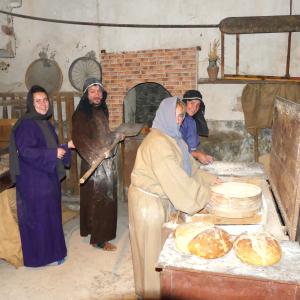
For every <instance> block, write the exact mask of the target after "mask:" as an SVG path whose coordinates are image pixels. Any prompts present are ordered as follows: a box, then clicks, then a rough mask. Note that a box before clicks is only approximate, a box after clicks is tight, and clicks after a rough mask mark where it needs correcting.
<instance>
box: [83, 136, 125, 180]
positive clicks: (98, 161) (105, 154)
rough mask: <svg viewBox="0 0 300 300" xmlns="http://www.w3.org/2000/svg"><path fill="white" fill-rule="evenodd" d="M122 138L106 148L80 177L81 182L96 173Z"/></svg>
mask: <svg viewBox="0 0 300 300" xmlns="http://www.w3.org/2000/svg"><path fill="white" fill-rule="evenodd" d="M120 141H121V140H120V139H116V140H115V141H114V142H113V143H112V144H111V145H110V146H109V147H108V148H106V149H104V151H102V153H101V154H100V156H99V157H98V158H97V159H96V160H95V161H94V163H93V164H92V165H91V167H90V168H89V169H88V170H87V171H86V172H85V173H84V175H83V176H82V177H81V178H80V180H79V183H80V184H83V183H85V181H86V180H87V179H88V178H89V177H90V176H91V175H92V174H93V173H94V171H95V170H96V169H97V167H98V166H99V165H100V164H101V163H102V161H103V160H104V159H105V158H108V157H109V154H110V151H111V150H112V149H113V148H114V147H115V146H116V145H117V144H118V143H119V142H120Z"/></svg>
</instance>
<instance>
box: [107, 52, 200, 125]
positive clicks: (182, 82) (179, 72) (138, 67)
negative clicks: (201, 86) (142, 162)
mask: <svg viewBox="0 0 300 300" xmlns="http://www.w3.org/2000/svg"><path fill="white" fill-rule="evenodd" d="M198 51H199V49H198V48H197V47H194V48H177V49H157V50H141V51H129V52H118V53H101V65H102V73H103V83H104V85H105V88H106V89H107V92H108V99H107V102H108V106H109V111H110V126H111V128H115V127H117V126H118V125H119V124H121V123H122V122H123V113H124V112H123V102H124V99H125V97H126V95H127V93H128V92H129V91H130V90H131V89H132V88H134V87H136V86H139V85H140V84H142V83H151V84H154V83H156V84H159V85H161V86H162V87H163V88H164V89H165V90H166V91H167V92H168V93H169V94H171V95H173V96H175V95H178V96H182V94H183V93H184V92H185V91H186V90H188V89H194V88H197V77H198V76H197V73H198ZM141 101H142V100H141ZM125 105H126V103H125ZM158 105H159V103H158V104H157V106H158ZM145 106H147V105H146V104H145ZM138 109H139V110H140V109H143V103H139V104H138ZM151 110H153V108H152V109H151ZM146 115H147V114H146ZM147 121H148V120H141V119H139V122H146V123H147Z"/></svg>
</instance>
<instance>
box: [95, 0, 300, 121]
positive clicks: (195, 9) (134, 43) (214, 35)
mask: <svg viewBox="0 0 300 300" xmlns="http://www.w3.org/2000/svg"><path fill="white" fill-rule="evenodd" d="M289 2H290V1H286V0H252V1H248V0H239V1H236V0H226V1H220V0H210V1H207V0H186V1H181V0H170V1H166V0H164V1H160V0H152V1H147V0H135V1H134V0H130V1H128V0H127V1H120V0H110V1H101V2H100V5H99V8H100V12H99V15H100V16H101V20H103V21H104V22H105V21H106V22H116V23H125V24H126V23H139V24H219V23H220V21H221V20H222V19H224V18H227V17H238V16H268V15H288V14H289V12H290V7H289ZM294 2H295V1H294ZM299 11H300V4H297V5H294V9H293V14H297V13H299ZM111 37H113V39H112V38H111ZM100 39H101V45H102V47H103V48H104V49H106V50H107V51H132V50H142V49H156V48H178V47H192V46H201V49H202V50H201V51H200V53H199V78H207V71H206V68H207V65H208V61H207V53H208V50H209V45H210V43H211V42H212V41H213V40H214V39H220V31H219V29H218V28H210V29H204V28H199V29H140V28H136V29H131V28H104V27H103V28H101V35H100ZM286 47H287V34H267V35H266V34H256V35H251V36H250V35H243V36H240V49H241V51H240V74H260V75H280V76H282V75H284V74H285V61H286ZM299 47H300V37H299V34H298V33H296V34H293V44H292V48H293V49H292V55H291V62H292V63H291V69H290V75H294V76H299V75H300V74H299V73H300V72H299V63H300V57H299V53H300V52H299V51H297V50H298V48H299ZM234 72H235V37H234V36H229V35H226V37H225V73H234ZM198 88H199V90H200V91H201V92H202V94H203V96H204V101H205V103H206V117H207V118H208V119H215V120H242V119H243V113H242V111H241V110H240V111H238V110H237V108H238V107H241V105H240V103H239V101H240V96H241V93H242V90H243V88H244V84H232V85H228V84H211V85H209V84H204V85H203V84H201V85H198Z"/></svg>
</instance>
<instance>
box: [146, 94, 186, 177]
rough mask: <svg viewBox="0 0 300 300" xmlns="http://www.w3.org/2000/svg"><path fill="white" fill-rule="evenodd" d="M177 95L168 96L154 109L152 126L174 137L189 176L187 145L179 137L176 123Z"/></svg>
mask: <svg viewBox="0 0 300 300" xmlns="http://www.w3.org/2000/svg"><path fill="white" fill-rule="evenodd" d="M177 99H178V97H170V98H166V99H164V100H163V101H162V102H161V103H160V105H159V107H158V110H157V111H156V115H155V118H154V120H153V125H152V128H157V129H159V130H160V131H162V132H163V133H165V134H166V135H168V136H170V137H172V138H174V139H175V140H176V142H177V145H178V146H179V148H180V150H181V152H182V155H183V168H184V170H185V172H186V173H187V174H188V175H189V176H190V175H191V174H192V166H191V161H190V154H189V151H188V147H187V145H186V143H185V142H184V140H183V139H182V137H181V133H180V131H179V128H180V126H178V125H177V124H176V102H177Z"/></svg>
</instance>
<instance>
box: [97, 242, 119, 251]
mask: <svg viewBox="0 0 300 300" xmlns="http://www.w3.org/2000/svg"><path fill="white" fill-rule="evenodd" d="M92 246H93V247H95V248H98V249H102V250H104V251H116V250H117V247H116V246H115V245H113V244H112V243H109V242H104V243H101V244H92Z"/></svg>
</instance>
